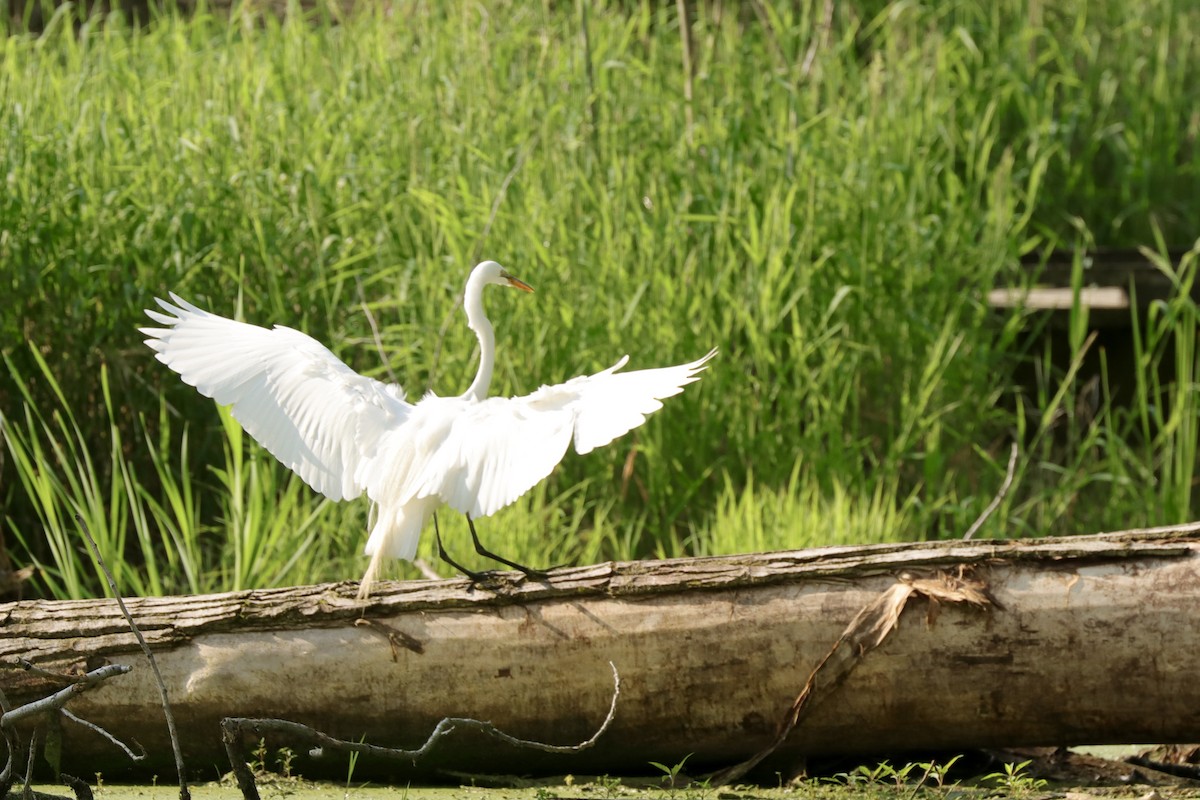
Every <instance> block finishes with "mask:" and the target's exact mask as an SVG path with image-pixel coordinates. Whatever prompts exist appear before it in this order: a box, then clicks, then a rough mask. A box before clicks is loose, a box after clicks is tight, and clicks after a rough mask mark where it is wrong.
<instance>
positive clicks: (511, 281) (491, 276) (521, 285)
mask: <svg viewBox="0 0 1200 800" xmlns="http://www.w3.org/2000/svg"><path fill="white" fill-rule="evenodd" d="M474 280H478V281H479V282H480V283H482V284H484V285H486V284H489V283H494V284H496V285H497V286H511V287H512V288H514V289H520V290H521V291H523V292H532V291H533V287H532V286H530V285H529V284H528V283H525V281H523V280H521V279H520V278H515V277H513V276H512V275H510V274H509V272H508V270H506V269H505V268H504V267H502V266H500V265H499V264H497V263H496V262H495V261H484V262H482V263H481V264H480V265H479V266H477V267H475V269H474V270H472V271H471V277H470V279H468V282H470V281H474Z"/></svg>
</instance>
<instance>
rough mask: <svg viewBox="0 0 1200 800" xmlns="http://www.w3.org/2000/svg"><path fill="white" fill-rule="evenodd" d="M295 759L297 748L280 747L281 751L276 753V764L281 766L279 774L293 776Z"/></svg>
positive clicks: (287, 776)
mask: <svg viewBox="0 0 1200 800" xmlns="http://www.w3.org/2000/svg"><path fill="white" fill-rule="evenodd" d="M295 759H296V751H295V750H293V749H292V748H290V747H281V748H279V752H277V753H276V754H275V764H276V766H278V767H279V774H280V775H282V776H283V777H285V778H290V777H292V762H293V761H294V760H295Z"/></svg>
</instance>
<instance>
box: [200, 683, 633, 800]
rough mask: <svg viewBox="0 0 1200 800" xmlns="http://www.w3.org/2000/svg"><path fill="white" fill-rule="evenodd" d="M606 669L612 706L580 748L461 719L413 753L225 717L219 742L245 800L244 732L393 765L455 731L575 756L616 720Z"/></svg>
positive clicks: (283, 723)
mask: <svg viewBox="0 0 1200 800" xmlns="http://www.w3.org/2000/svg"><path fill="white" fill-rule="evenodd" d="M608 666H609V667H610V668H612V674H613V694H612V702H611V703H610V704H609V707H608V714H607V715H606V716H605V717H604V722H603V723H601V725H600V727H599V728H597V729H596V732H595V733H593V734H592V735H591V736H590V737H589V738H587V739H585V740H584V741H582V742H580V743H579V744H546V743H545V742H535V741H533V740H530V739H518V738H517V737H516V736H512V735H510V734H507V733H505V732H504V731H502V730H500V729H498V728H497V727H496V726H495V725H493V724H492V723H490V722H481V721H480V720H477V719H467V718H463V717H445V718H444V719H442V721H441V722H439V723H438V724H437V726H436V727H435V728H434V729H433V733H431V734H429V738H428V739H426V740H425V743H424V744H423V745H421V746H420V747H418V748H417V749H416V750H401V749H399V748H392V747H380V746H379V745H374V744H366V743H365V742H348V741H346V740H344V739H335V738H333V737H332V736H328V735H326V734H324V733H321V732H320V731H315V730H313V729H312V728H310V727H308V726H307V725H303V724H301V723H299V722H292V721H290V720H285V719H247V718H244V717H226V718H225V719H223V720H221V738H222V740H223V741H224V743H225V752H226V753H227V754H228V756H229V766H230V768H231V769H232V771H233V774H234V777H235V778H236V779H237V784H238V788H239V789H241V792H242V797H243V798H245V800H259V794H258V787H257V786H256V785H255V783H254V773H253V772H251V771H250V768H249V766H247V764H246V761H245V759H243V758H242V757H241V755H240V754H239V753H238V752H237V744H238V742H239V741H240V739H241V737H242V734H244V733H246V732H249V733H251V734H252V735H254V736H256V737H258V738H260V739H261V738H262V737H263V734H264V733H279V734H283V735H285V736H288V737H289V741H291V742H293V743H295V744H298V745H301V746H304V747H308V748H310V750H311V751H313V752H314V753H315V754H316V755H318V756H319V755H324V751H325V750H332V751H335V752H343V753H360V754H365V755H370V756H376V757H379V758H385V759H388V760H392V761H401V760H403V761H412V762H414V763H415V762H416V761H417V760H418V759H420V758H421V757H422V756H425V755H427V754H428V753H429V751H430V750H432V749H433V746H434V745H435V744H437V742H438V741H440V740H441V739H442V738H443V737H444V736H448V735H449V734H450V733H452V732H453V731H454V730H455V729H456V728H467V729H471V730H477V731H480V732H481V733H484V734H487V735H488V736H491V737H492V738H494V739H499V740H500V741H502V742H505V743H507V744H511V745H513V746H514V747H523V748H526V749H533V750H541V751H542V752H545V753H577V752H579V751H580V750H587V749H588V748H589V747H592V746H593V745H595V744H596V742H597V741H599V739H600V737H601V736H602V735H604V733H605V732H606V731H607V730H608V728H609V726H610V725H611V724H612V721H613V719H614V718H615V717H616V714H617V699H618V698H619V697H620V696H621V676H620V674H619V673H618V672H617V666H616V664H613V663H612V662H611V661H610V662H608Z"/></svg>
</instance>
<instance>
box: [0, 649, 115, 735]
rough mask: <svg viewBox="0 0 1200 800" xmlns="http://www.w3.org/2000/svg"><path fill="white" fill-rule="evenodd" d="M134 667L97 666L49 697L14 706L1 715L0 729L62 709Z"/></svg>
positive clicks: (8, 728)
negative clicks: (70, 701) (69, 702)
mask: <svg viewBox="0 0 1200 800" xmlns="http://www.w3.org/2000/svg"><path fill="white" fill-rule="evenodd" d="M131 669H133V668H132V667H130V666H129V665H128V664H107V665H105V666H103V667H97V668H96V669H94V670H92V671H91V672H89V673H88V674H86V675H84V676H83V677H82V678H80V679H79V680H78V681H76V682H75V683H72V684H71V685H70V686H67V687H64V688H62V689H59V690H58V691H57V692H55V693H54V694H52V695H50V696H49V697H43V698H42V699H41V700H34V701H33V702H31V703H26V704H25V705H23V706H20V707H19V708H14V709H13V710H12V711H9V712H8V713H6V714H5V715H4V716H3V717H0V729H4V730H5V731H11V730H13V729H14V728H15V727H16V726H17V725H18V724H19V723H21V722H23V721H25V720H26V719H29V718H30V717H35V716H37V715H39V714H46V713H49V712H52V711H62V710H64V709H63V706H65V705H66V704H67V702H68V701H69V700H71V699H72V698H74V697H75V696H77V695H80V694H83V693H84V692H86V691H87V690H88V689H91V688H92V687H94V686H97V685H99V684H101V683H103V682H104V681H106V680H108V679H109V678H111V677H113V676H115V675H124V674H125V673H127V672H129V671H130V670H131Z"/></svg>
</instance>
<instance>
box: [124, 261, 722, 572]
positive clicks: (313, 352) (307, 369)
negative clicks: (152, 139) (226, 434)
mask: <svg viewBox="0 0 1200 800" xmlns="http://www.w3.org/2000/svg"><path fill="white" fill-rule="evenodd" d="M489 283H492V284H499V285H509V286H514V287H516V288H521V289H524V290H526V291H531V290H530V289H529V287H528V286H527V285H526V284H524V283H522V282H521V281H518V280H517V279H515V278H513V277H512V276H511V275H509V274H508V273H507V272H505V271H504V270H503V269H502V268H500V266H499V265H498V264H496V263H495V262H494V261H485V262H483V263H482V264H480V265H479V266H477V267H476V268H475V269H474V270H473V271H472V273H471V277H470V278H469V279H468V281H467V290H466V293H465V298H464V306H465V307H466V310H467V319H468V324H469V325H470V326H471V328H472V329H473V330H475V332H476V334H477V335H478V336H479V340H480V349H481V357H480V367H479V373H478V374H477V375H476V379H475V381H474V382H473V383H472V384H471V387H470V388H469V389H468V391H467V393H466V394H464V395H463V396H461V397H438V396H436V395H433V394H430V395H428V396H426V397H425V398H424V399H422V400H421V401H420V402H418V403H416V404H410V403H408V402H407V401H406V400H405V397H404V391H403V390H402V389H401V388H400V387H399V386H396V385H389V384H384V383H381V382H379V381H377V380H374V379H372V378H367V377H365V376H362V375H359V374H358V373H356V372H354V371H353V370H352V369H350V368H349V367H348V366H346V365H345V364H344V363H343V362H342V361H340V360H339V359H338V358H337V357H336V356H335V355H334V354H333V353H332V352H330V351H329V349H328V348H326V347H325V346H324V345H322V344H320V343H319V342H317V341H316V340H315V339H313V338H312V337H310V336H307V335H306V334H303V333H301V332H299V331H296V330H293V329H291V328H286V327H283V326H276V327H275V328H273V329H271V330H268V329H266V328H260V327H258V326H256V325H250V324H247V323H244V322H237V321H234V320H231V319H226V318H224V317H220V316H217V315H216V314H212V313H210V312H207V311H204V310H203V309H200V308H197V307H196V306H194V305H192V304H191V303H188V302H187V301H185V300H183V299H182V298H180V297H178V296H176V295H175V294H171V295H170V297H171V301H170V302H167V301H165V300H160V299H157V298H155V299H156V302H157V303H158V305H159V306H160V307H161V309H162V310H161V311H157V310H147V312H146V313H147V315H149V316H150V318H151V319H153V320H154V321H155V322H157V323H159V324H160V325H162V326H163V327H159V328H142V329H141V331H142V332H143V333H144V334H146V336H147V337H149V338H148V339H147V340H146V343H147V344H148V345H149V346H150V347H151V348H153V349H154V350H155V352H156V353H157V358H158V360H159V361H162V362H163V363H164V364H166V365H167V366H168V367H170V368H171V369H172V370H174V371H175V372H177V373H179V375H180V377H181V378H182V379H183V380H184V382H185V383H188V384H189V385H191V386H194V387H196V389H197V390H198V391H199V392H200V393H201V394H203V395H205V396H207V397H211V398H213V399H214V400H215V401H217V402H218V403H220V404H222V405H228V406H230V408H231V412H232V414H233V416H234V417H235V418H236V419H237V420H238V422H240V423H241V424H242V426H243V427H244V428H245V429H246V431H247V432H248V433H250V435H251V436H253V437H254V438H255V439H257V440H258V441H259V442H260V443H261V444H262V445H263V446H264V447H266V448H267V450H269V451H270V452H271V454H272V455H274V456H275V457H276V458H278V459H279V460H280V461H281V462H282V463H283V464H285V465H286V466H287V467H289V468H290V469H292V470H294V471H295V472H296V473H297V474H298V475H300V477H301V478H303V479H304V481H305V482H306V483H307V484H308V485H309V486H311V487H312V488H313V489H315V490H317V491H318V492H321V493H322V494H324V495H325V496H326V497H329V498H330V499H333V500H346V499H351V498H354V497H358V496H359V495H361V494H362V493H363V492H366V494H367V496H368V497H369V498H370V499H371V500H372V502H373V503H374V504H375V509H374V511H375V514H374V522H373V524H372V527H371V533H370V537H369V538H368V541H367V546H366V553H367V554H368V555H370V556H371V557H372V558H371V563H370V566H369V567H368V569H367V573H366V575H364V577H363V583H362V586H361V588H360V596H365V595H366V593H367V592H368V591H369V589H370V584H371V581H372V580H373V579H374V577H375V576H376V574H377V573H378V570H379V567H380V564H381V559H383V558H385V557H392V558H403V559H409V560H411V559H412V558H414V557H415V556H416V551H417V543H418V541H419V539H420V535H421V530H422V529H423V528H424V526H425V523H426V521H427V520H428V518H429V516H430V515H431V514H432V513H433V512H434V511H435V510H436V509H437V507H438V506H439V505H441V504H443V503H444V504H446V505H448V506H450V507H451V508H454V509H456V510H457V511H460V512H463V513H466V514H469V515H471V516H472V517H484V516H488V515H490V514H493V513H495V512H496V511H498V510H499V509H501V508H504V507H505V506H507V505H509V504H510V503H512V502H513V501H515V500H516V499H517V498H519V497H520V496H521V495H523V494H524V493H525V492H527V491H529V490H530V489H531V488H533V486H535V485H536V484H537V483H538V482H539V481H541V480H542V479H543V478H545V477H546V476H547V475H549V474H550V472H551V471H552V470H553V469H554V467H555V466H556V465H557V464H558V463H559V461H561V460H562V458H563V456H564V455H565V454H566V451H567V448H568V447H569V446H570V444H571V443H572V441H574V444H575V450H576V452H578V453H581V454H582V453H588V452H591V451H592V450H594V449H595V448H597V447H601V446H603V445H606V444H608V443H609V442H611V441H613V440H614V439H616V438H617V437H618V436H621V435H622V434H624V433H627V432H628V431H630V430H632V429H633V428H636V427H637V426H639V425H641V424H642V423H643V422H645V420H646V417H647V415H649V414H651V413H653V412H654V411H657V410H658V409H660V408H662V402H661V401H662V400H663V399H665V398H667V397H671V396H673V395H676V394H679V392H681V391H682V390H683V387H684V386H686V385H687V384H689V383H692V382H693V381H695V380H697V379H698V373H699V372H700V371H701V370H702V369H703V368H704V366H705V364H706V363H707V362H708V361H709V359H711V358H712V357H713V356H714V355H715V354H716V350H713V351H711V352H709V353H708V354H707V355H705V356H704V357H703V358H700V359H698V360H696V361H692V362H690V363H687V364H681V365H678V366H673V367H664V368H661V369H646V370H638V371H634V372H620V371H619V370H620V369H621V368H622V367H624V366H625V364H626V363H627V362H628V360H629V359H628V356H625V357H623V358H622V359H621V360H620V361H618V362H617V363H616V364H614V365H613V366H612V367H610V368H608V369H606V370H604V371H602V372H598V373H596V374H594V375H583V376H580V377H577V378H572V379H571V380H569V381H566V382H565V383H561V384H558V385H555V386H543V387H541V388H540V389H538V390H537V391H535V392H533V393H532V394H529V395H525V396H524V397H487V396H486V395H487V388H488V384H489V382H490V378H491V371H492V363H493V359H494V346H495V342H494V336H493V333H492V328H491V324H490V323H489V322H488V321H487V318H486V316H485V315H484V314H483V307H482V301H481V295H482V291H483V287H484V286H485V285H487V284H489Z"/></svg>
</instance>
